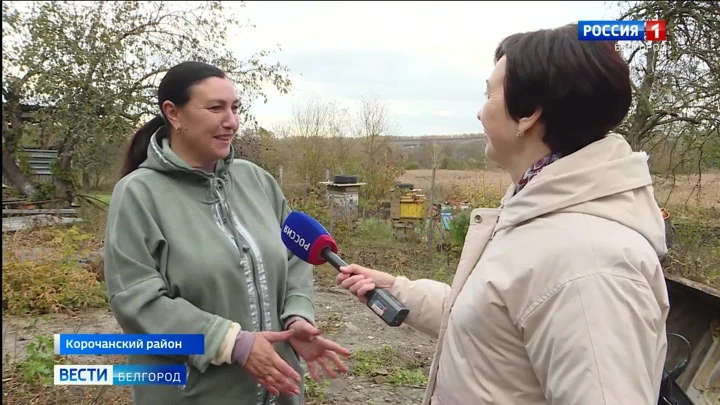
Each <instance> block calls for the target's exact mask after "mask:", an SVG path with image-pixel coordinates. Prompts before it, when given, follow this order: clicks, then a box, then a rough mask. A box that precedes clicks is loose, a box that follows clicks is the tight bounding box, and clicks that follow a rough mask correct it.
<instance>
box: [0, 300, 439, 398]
mask: <svg viewBox="0 0 720 405" xmlns="http://www.w3.org/2000/svg"><path fill="white" fill-rule="evenodd" d="M316 288H317V290H316V291H317V299H316V311H317V321H318V324H319V326H320V327H321V328H322V329H323V330H324V331H325V334H326V335H327V336H328V337H329V338H331V339H333V340H335V341H336V342H338V343H340V344H341V345H343V346H344V347H347V348H348V349H350V350H352V351H353V352H354V353H356V355H355V356H354V358H353V359H352V360H350V361H349V365H350V366H351V373H350V374H349V375H346V376H345V377H343V378H339V379H336V380H330V381H328V382H326V383H320V384H310V385H309V386H308V390H309V391H312V392H310V393H309V397H308V403H309V404H349V403H356V404H398V405H405V404H407V405H409V404H418V403H420V402H421V400H422V397H423V393H424V385H423V384H424V382H423V381H420V380H418V379H417V378H416V377H417V376H418V375H420V376H421V375H422V374H425V375H427V368H428V366H429V364H430V360H431V356H432V353H433V350H434V345H435V341H434V340H432V339H430V338H428V337H427V336H425V335H423V334H421V333H420V332H417V331H416V330H414V329H412V328H410V327H408V326H405V325H403V326H400V327H398V328H390V327H387V326H386V325H385V324H384V323H383V322H382V321H381V320H380V319H379V318H378V317H377V316H375V314H373V313H372V312H371V311H370V310H369V309H367V308H366V307H365V306H363V305H362V304H360V303H359V302H357V301H356V300H355V299H354V298H353V297H351V296H349V295H348V294H346V293H345V292H344V291H341V290H339V289H338V288H336V287H324V286H317V287H316ZM108 332H110V333H115V332H120V329H119V327H118V325H117V324H116V323H115V320H114V318H113V317H112V314H111V313H110V312H109V311H108V310H107V309H102V310H89V311H83V312H81V313H79V314H76V315H62V314H57V315H52V316H50V315H48V316H41V317H34V318H27V317H12V316H4V317H3V386H4V387H3V391H4V394H5V395H4V397H3V404H5V403H8V404H11V403H19V402H11V400H9V399H8V395H7V393H8V391H7V390H10V391H12V389H13V385H12V384H10V383H9V382H10V381H11V380H12V378H13V376H9V377H8V373H7V369H6V367H7V365H10V364H13V362H15V361H18V360H19V359H22V358H24V357H25V347H26V345H27V344H28V342H30V341H32V340H33V339H35V337H36V336H38V335H42V336H47V337H50V338H52V336H53V334H56V333H108ZM384 346H388V347H387V348H383V347H384ZM93 357H94V356H93ZM68 360H70V361H71V362H72V363H75V364H82V363H85V364H87V363H104V364H108V363H116V362H117V361H122V359H118V360H117V361H109V359H108V358H102V359H101V358H99V357H98V358H96V359H92V358H88V356H75V357H74V358H71V359H68ZM408 365H410V366H408ZM403 367H405V369H403ZM397 370H400V371H399V374H398V375H399V377H398V376H395V379H394V380H393V378H392V377H393V373H396V372H398V371H397ZM406 371H407V372H410V374H409V376H410V377H408V376H407V375H406V374H405V372H406ZM413 373H414V374H413ZM413 375H414V376H415V377H413ZM16 378H17V377H16ZM389 381H393V382H395V384H393V383H391V382H389ZM48 390H52V392H48V393H43V395H42V397H43V398H45V397H46V395H47V400H39V401H35V402H34V403H73V404H77V405H80V404H86V403H87V404H90V403H93V402H92V401H93V400H94V399H96V398H97V397H98V395H101V399H100V400H99V401H98V402H95V403H102V404H131V400H130V392H129V389H128V388H127V387H106V388H105V390H102V388H101V387H67V386H63V387H54V388H50V389H48ZM101 390H102V393H101ZM10 398H12V393H11V394H10ZM37 399H40V398H37ZM6 401H7V402H6Z"/></svg>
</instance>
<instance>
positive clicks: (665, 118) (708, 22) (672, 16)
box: [618, 1, 720, 185]
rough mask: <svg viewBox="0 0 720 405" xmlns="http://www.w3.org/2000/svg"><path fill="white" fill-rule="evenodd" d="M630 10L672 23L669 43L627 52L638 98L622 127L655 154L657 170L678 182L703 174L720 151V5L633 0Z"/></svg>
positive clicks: (628, 15)
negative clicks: (687, 175)
mask: <svg viewBox="0 0 720 405" xmlns="http://www.w3.org/2000/svg"><path fill="white" fill-rule="evenodd" d="M624 8H625V11H624V12H623V13H622V15H621V19H632V20H654V19H661V20H665V21H667V42H666V43H665V44H661V43H653V44H651V45H649V46H638V47H636V48H634V49H628V50H626V51H625V52H626V57H627V59H628V62H629V63H630V66H631V77H632V79H633V90H634V98H633V106H632V109H631V112H630V114H629V115H628V117H627V118H626V120H625V122H624V123H623V125H621V127H620V128H619V129H618V131H619V132H620V133H622V134H623V135H624V136H625V137H626V138H627V139H628V140H629V141H630V142H631V144H632V145H633V147H634V148H636V149H645V150H647V151H649V152H650V154H651V158H652V159H653V160H652V163H653V170H654V171H655V173H656V174H660V173H668V174H670V176H669V180H671V181H674V179H675V176H674V174H675V173H677V172H679V171H682V172H688V171H691V172H698V173H700V172H702V169H703V167H705V166H708V165H710V164H711V162H712V161H713V160H712V159H713V156H717V154H718V151H717V150H716V149H717V148H718V142H717V139H718V138H719V137H720V54H718V51H717V50H718V48H720V37H718V35H717V34H716V33H717V32H718V30H720V7H718V3H717V2H716V1H664V2H655V1H631V2H625V3H624ZM715 164H717V162H715ZM699 184H700V181H698V185H699Z"/></svg>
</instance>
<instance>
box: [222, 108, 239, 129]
mask: <svg viewBox="0 0 720 405" xmlns="http://www.w3.org/2000/svg"><path fill="white" fill-rule="evenodd" d="M222 126H223V128H226V129H231V130H233V131H236V130H237V129H238V126H240V118H239V117H238V114H237V113H236V112H235V111H233V109H232V108H228V110H227V112H226V114H225V117H224V119H223V123H222Z"/></svg>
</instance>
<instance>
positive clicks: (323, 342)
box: [289, 319, 350, 381]
mask: <svg viewBox="0 0 720 405" xmlns="http://www.w3.org/2000/svg"><path fill="white" fill-rule="evenodd" d="M289 330H290V331H292V332H293V333H294V334H293V337H291V338H290V344H291V345H292V347H293V349H295V351H296V352H297V353H298V354H299V355H300V357H302V358H303V359H304V360H305V363H306V364H307V367H308V371H309V372H310V376H312V378H313V379H314V380H316V381H317V380H319V379H320V376H319V374H318V364H319V365H320V366H321V367H322V369H323V370H324V371H325V374H327V375H328V376H329V377H330V378H335V377H337V373H335V370H333V368H332V367H331V366H330V362H332V363H334V365H335V368H337V370H338V371H340V372H341V373H345V372H347V371H348V367H347V366H346V365H345V363H344V362H343V361H342V360H341V359H340V356H344V357H347V356H349V355H350V351H349V350H347V349H345V348H343V347H342V346H340V345H339V344H337V343H335V342H333V341H332V340H328V339H325V338H324V337H322V336H318V335H319V332H320V331H319V329H317V328H315V327H314V326H312V325H311V324H310V323H309V322H308V321H306V320H304V319H303V320H299V321H295V322H293V323H292V324H291V325H290V329H289Z"/></svg>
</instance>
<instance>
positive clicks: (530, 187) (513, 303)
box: [337, 25, 669, 405]
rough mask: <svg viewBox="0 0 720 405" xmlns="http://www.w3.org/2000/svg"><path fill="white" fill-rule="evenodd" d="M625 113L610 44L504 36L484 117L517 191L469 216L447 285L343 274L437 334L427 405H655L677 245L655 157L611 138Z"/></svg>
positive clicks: (571, 33) (572, 29) (621, 65)
mask: <svg viewBox="0 0 720 405" xmlns="http://www.w3.org/2000/svg"><path fill="white" fill-rule="evenodd" d="M630 104H631V84H630V78H629V70H628V66H627V64H626V63H625V61H624V60H623V58H622V57H621V55H619V54H618V53H617V52H616V51H615V50H614V45H613V43H611V42H581V41H578V37H577V25H568V26H565V27H561V28H558V29H553V30H542V31H537V32H530V33H522V34H516V35H513V36H511V37H509V38H506V39H505V40H504V41H503V42H502V43H501V44H500V45H499V46H498V48H497V50H496V52H495V69H494V70H493V72H492V74H491V75H490V77H489V78H488V80H487V101H486V103H485V105H484V106H483V107H482V110H481V111H480V112H479V114H478V118H479V119H480V121H481V122H482V125H483V127H484V128H485V134H486V136H487V147H486V150H485V151H486V155H487V157H488V158H489V159H491V160H493V161H495V162H497V163H498V164H499V165H500V166H502V167H503V168H504V169H505V170H506V171H507V172H508V173H509V174H510V176H511V177H512V180H513V184H512V186H511V187H510V188H509V189H508V191H507V194H506V195H505V197H504V198H503V200H502V205H501V206H500V207H499V208H498V209H485V208H478V209H475V210H473V211H472V214H471V217H470V218H471V220H470V221H471V222H470V227H469V230H468V233H467V236H466V241H465V246H464V249H463V252H462V256H461V258H460V263H459V264H458V268H457V272H456V275H455V280H454V281H453V285H452V286H449V285H446V284H443V283H440V282H437V281H433V280H415V281H411V280H408V279H407V278H405V277H394V276H392V275H389V274H387V273H383V272H380V271H376V270H371V269H367V268H364V267H361V266H358V265H356V264H352V265H349V266H347V267H346V268H344V269H343V271H342V272H341V273H340V274H339V275H338V279H337V282H338V284H340V285H342V286H343V287H344V288H347V289H349V290H350V291H351V292H352V293H353V294H355V295H356V296H358V297H360V299H361V300H364V298H363V296H364V295H365V294H366V293H367V291H369V290H370V289H372V288H375V287H378V288H389V289H390V291H391V292H392V293H393V294H394V295H395V296H396V297H397V298H398V299H399V300H400V301H402V302H403V303H404V304H405V305H406V306H407V307H408V308H409V309H410V314H409V316H408V318H407V320H406V322H407V323H408V324H409V325H411V326H413V327H415V328H417V329H419V330H421V331H423V332H425V333H427V334H429V335H431V336H434V337H437V338H438V344H437V348H436V351H435V357H434V360H433V363H432V366H431V370H430V378H429V384H428V387H427V391H426V395H425V399H424V401H423V404H426V405H427V404H432V405H481V404H500V405H513V404H518V405H546V404H553V405H596V404H597V405H600V404H603V405H617V404H627V405H653V404H657V398H658V390H659V385H660V379H661V373H662V368H663V365H664V360H665V352H666V335H665V320H666V317H667V314H668V310H669V304H668V296H667V290H666V286H665V281H664V277H663V271H662V268H661V266H660V261H659V258H658V257H659V256H662V255H664V254H665V253H666V250H667V249H666V244H665V236H664V231H665V230H664V223H663V219H662V216H661V213H660V209H659V207H658V206H657V203H656V201H655V199H654V193H653V186H652V178H651V176H650V172H649V169H648V162H647V160H648V156H647V155H646V154H645V153H643V152H633V151H632V150H631V147H630V145H629V144H628V143H627V142H626V141H625V140H624V139H623V138H622V137H621V136H619V135H615V134H609V132H610V131H611V130H612V129H613V128H614V127H616V126H617V125H618V124H619V123H620V122H621V120H622V119H623V117H624V116H625V115H626V114H627V112H628V110H629V107H630Z"/></svg>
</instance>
